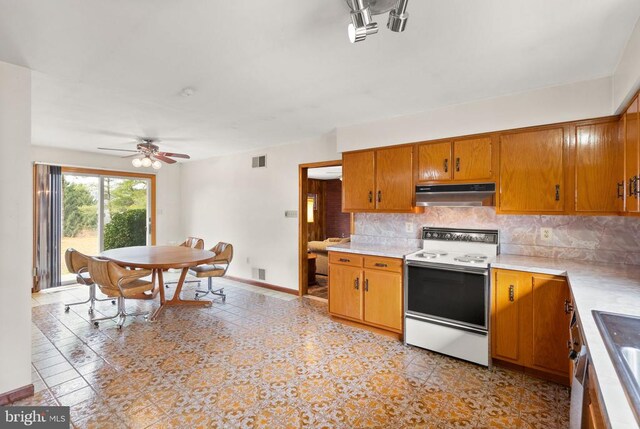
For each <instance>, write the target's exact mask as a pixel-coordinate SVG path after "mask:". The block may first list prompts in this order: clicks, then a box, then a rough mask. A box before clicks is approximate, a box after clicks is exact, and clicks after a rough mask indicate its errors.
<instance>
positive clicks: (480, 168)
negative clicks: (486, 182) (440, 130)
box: [453, 137, 492, 180]
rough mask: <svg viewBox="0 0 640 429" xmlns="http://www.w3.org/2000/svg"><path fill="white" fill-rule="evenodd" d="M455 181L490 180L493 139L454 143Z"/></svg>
mask: <svg viewBox="0 0 640 429" xmlns="http://www.w3.org/2000/svg"><path fill="white" fill-rule="evenodd" d="M453 157H454V161H453V168H454V170H453V178H454V179H455V180H481V179H490V178H491V177H492V174H491V138H489V137H485V138H480V139H469V140H457V141H455V142H454V143H453Z"/></svg>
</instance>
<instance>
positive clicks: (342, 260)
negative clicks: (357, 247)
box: [339, 258, 351, 262]
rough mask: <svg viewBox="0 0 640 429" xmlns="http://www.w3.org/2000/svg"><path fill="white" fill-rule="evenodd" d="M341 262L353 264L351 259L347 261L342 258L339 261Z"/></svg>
mask: <svg viewBox="0 0 640 429" xmlns="http://www.w3.org/2000/svg"><path fill="white" fill-rule="evenodd" d="M339 261H340V262H351V259H347V258H340V259H339Z"/></svg>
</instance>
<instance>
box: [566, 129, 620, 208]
mask: <svg viewBox="0 0 640 429" xmlns="http://www.w3.org/2000/svg"><path fill="white" fill-rule="evenodd" d="M623 155H624V153H623V146H622V144H621V142H620V139H619V124H618V121H612V122H605V123H598V124H592V125H578V126H577V127H576V146H575V166H576V174H575V178H576V193H575V210H576V211H577V212H611V213H617V212H620V211H621V210H622V208H623V202H624V174H623Z"/></svg>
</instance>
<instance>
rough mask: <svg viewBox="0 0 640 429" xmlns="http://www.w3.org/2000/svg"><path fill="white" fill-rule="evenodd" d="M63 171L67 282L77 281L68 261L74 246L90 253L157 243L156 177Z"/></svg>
mask: <svg viewBox="0 0 640 429" xmlns="http://www.w3.org/2000/svg"><path fill="white" fill-rule="evenodd" d="M104 173H105V174H99V173H96V172H95V171H91V170H87V171H86V172H84V171H82V170H80V169H63V171H62V222H61V224H62V238H61V243H60V247H59V248H60V251H61V253H62V255H61V258H60V261H61V267H60V268H61V273H62V282H61V284H69V283H74V282H75V275H73V274H70V273H69V271H68V270H67V267H66V264H65V262H64V253H65V252H66V250H67V249H68V248H74V249H76V250H78V251H80V252H82V253H84V254H87V255H98V254H99V253H100V252H102V251H103V250H108V249H115V248H119V247H128V246H145V245H149V244H152V241H153V240H152V231H153V228H152V225H151V222H152V218H153V216H152V212H153V210H152V207H151V205H152V201H153V198H152V193H153V190H154V189H153V186H152V181H153V178H151V177H128V176H126V175H117V176H116V175H110V174H108V173H107V172H104Z"/></svg>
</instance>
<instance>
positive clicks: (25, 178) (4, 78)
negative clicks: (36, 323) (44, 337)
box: [0, 62, 32, 394]
mask: <svg viewBox="0 0 640 429" xmlns="http://www.w3.org/2000/svg"><path fill="white" fill-rule="evenodd" d="M30 143H31V72H30V71H29V70H27V69H24V68H21V67H17V66H13V65H10V64H6V63H2V62H0V152H1V153H2V156H0V272H1V273H2V280H1V281H0V394H2V393H6V392H9V391H11V390H14V389H18V388H20V387H23V386H26V385H28V384H31V266H32V254H31V247H32V245H31V242H32V240H31V231H32V217H31V206H32V203H31V201H32V195H31V186H30V184H31V181H32V175H31V168H30V163H29V161H30V158H29V148H30Z"/></svg>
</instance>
